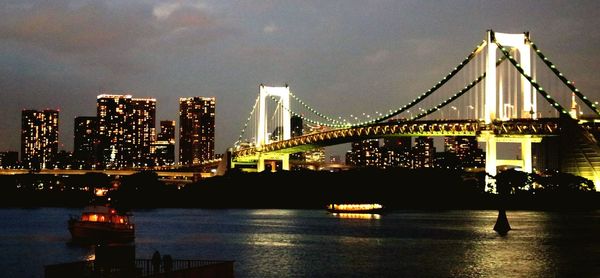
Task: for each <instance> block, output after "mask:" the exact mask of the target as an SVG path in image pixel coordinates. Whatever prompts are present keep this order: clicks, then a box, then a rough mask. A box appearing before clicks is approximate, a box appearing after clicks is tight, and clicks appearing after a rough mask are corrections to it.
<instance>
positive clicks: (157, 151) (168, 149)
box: [151, 121, 175, 166]
mask: <svg viewBox="0 0 600 278" xmlns="http://www.w3.org/2000/svg"><path fill="white" fill-rule="evenodd" d="M156 139H157V140H156V141H155V142H154V143H152V148H151V152H152V153H153V154H154V163H155V165H160V166H162V165H173V164H174V163H175V121H160V133H158V135H157V137H156Z"/></svg>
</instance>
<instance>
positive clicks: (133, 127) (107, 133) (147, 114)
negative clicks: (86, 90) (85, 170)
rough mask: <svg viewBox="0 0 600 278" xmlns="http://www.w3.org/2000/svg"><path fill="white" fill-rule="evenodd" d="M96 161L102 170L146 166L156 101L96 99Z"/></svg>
mask: <svg viewBox="0 0 600 278" xmlns="http://www.w3.org/2000/svg"><path fill="white" fill-rule="evenodd" d="M97 101H98V103H97V117H98V142H99V143H98V159H99V161H100V163H101V165H102V166H103V167H106V168H123V167H132V166H145V165H147V164H148V163H149V162H151V161H152V156H151V153H150V147H151V145H152V143H153V141H154V138H155V135H156V128H155V115H156V99H153V98H132V96H131V95H108V94H103V95H99V96H98V99H97Z"/></svg>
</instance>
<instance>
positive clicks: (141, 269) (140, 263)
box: [135, 259, 233, 277]
mask: <svg viewBox="0 0 600 278" xmlns="http://www.w3.org/2000/svg"><path fill="white" fill-rule="evenodd" d="M219 264H233V261H215V260H173V261H172V264H171V265H169V264H168V263H167V264H165V263H164V262H162V263H160V264H158V265H154V264H153V263H152V260H147V259H136V260H135V268H136V269H137V270H138V275H139V276H138V277H147V276H152V275H158V274H162V273H166V272H175V271H180V270H186V269H193V268H201V267H205V266H210V265H219Z"/></svg>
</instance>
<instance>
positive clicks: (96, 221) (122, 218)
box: [69, 205, 135, 242]
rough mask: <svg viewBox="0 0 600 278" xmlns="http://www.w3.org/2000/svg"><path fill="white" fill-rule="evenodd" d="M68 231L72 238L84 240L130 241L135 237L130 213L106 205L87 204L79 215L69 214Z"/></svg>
mask: <svg viewBox="0 0 600 278" xmlns="http://www.w3.org/2000/svg"><path fill="white" fill-rule="evenodd" d="M69 232H71V237H72V238H73V240H75V241H84V242H131V241H133V240H134V238H135V226H134V224H133V222H132V217H131V214H126V213H119V212H117V211H116V210H115V209H114V208H112V207H110V206H108V205H91V206H87V207H85V209H84V211H83V213H82V214H81V217H74V216H71V218H70V219H69Z"/></svg>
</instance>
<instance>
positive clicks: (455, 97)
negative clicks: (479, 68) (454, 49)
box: [409, 57, 506, 121]
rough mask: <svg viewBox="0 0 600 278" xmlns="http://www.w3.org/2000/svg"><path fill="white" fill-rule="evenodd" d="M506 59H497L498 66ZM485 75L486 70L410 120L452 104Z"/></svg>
mask: <svg viewBox="0 0 600 278" xmlns="http://www.w3.org/2000/svg"><path fill="white" fill-rule="evenodd" d="M505 60H506V57H502V58H499V59H498V61H496V67H498V66H499V65H500V64H502V62H504V61H505ZM485 76H486V73H485V72H484V73H483V74H481V75H480V76H478V77H477V78H476V79H475V80H473V81H471V83H469V84H468V85H467V86H465V87H464V88H462V89H461V90H460V91H459V92H457V93H456V94H454V95H452V96H451V97H450V98H448V99H446V100H444V101H443V102H442V103H440V104H438V105H436V106H434V107H433V108H429V109H427V110H425V112H422V113H420V114H418V115H415V116H414V117H412V118H410V119H409V120H410V121H414V120H418V119H421V118H423V117H425V116H427V115H429V114H432V113H435V112H437V111H439V110H440V109H441V108H442V107H444V106H446V105H448V104H450V103H451V102H453V101H454V100H456V99H457V98H459V97H460V96H462V95H464V94H465V93H466V92H468V91H469V90H471V89H472V88H473V87H475V86H476V85H477V84H479V83H480V82H481V81H482V80H483V79H485Z"/></svg>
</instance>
